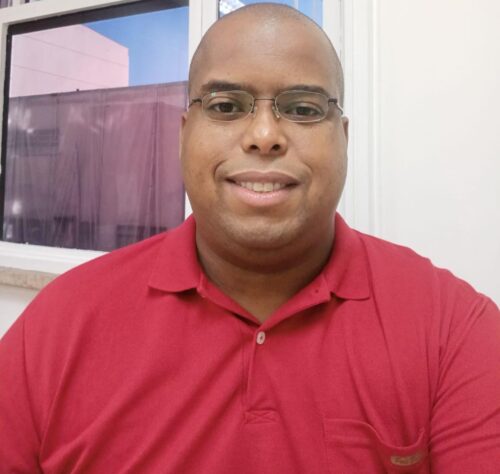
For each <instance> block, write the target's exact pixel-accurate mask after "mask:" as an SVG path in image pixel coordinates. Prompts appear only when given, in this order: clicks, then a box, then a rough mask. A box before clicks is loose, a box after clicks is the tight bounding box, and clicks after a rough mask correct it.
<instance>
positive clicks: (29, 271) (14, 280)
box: [0, 242, 106, 290]
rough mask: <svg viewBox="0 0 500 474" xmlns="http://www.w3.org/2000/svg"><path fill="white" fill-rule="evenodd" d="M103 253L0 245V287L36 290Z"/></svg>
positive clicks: (5, 243) (33, 246)
mask: <svg viewBox="0 0 500 474" xmlns="http://www.w3.org/2000/svg"><path fill="white" fill-rule="evenodd" d="M105 253H106V252H98V251H91V250H76V249H63V248H52V247H43V246H39V245H28V244H13V243H10V242H0V284H3V285H9V286H17V287H20V288H30V289H35V290H39V289H41V288H43V286H45V285H46V284H47V283H49V282H50V281H51V280H52V279H54V278H55V277H56V276H58V275H60V274H62V273H64V272H66V271H68V270H71V269H72V268H74V267H76V266H78V265H81V264H82V263H85V262H88V261H89V260H92V259H94V258H96V257H99V256H101V255H104V254H105Z"/></svg>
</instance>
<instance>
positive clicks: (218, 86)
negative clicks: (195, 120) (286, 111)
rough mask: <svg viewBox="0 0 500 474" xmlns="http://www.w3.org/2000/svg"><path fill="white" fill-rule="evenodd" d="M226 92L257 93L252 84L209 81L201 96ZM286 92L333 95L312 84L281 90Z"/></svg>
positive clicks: (204, 85)
mask: <svg viewBox="0 0 500 474" xmlns="http://www.w3.org/2000/svg"><path fill="white" fill-rule="evenodd" d="M224 91H248V92H251V93H253V92H255V88H254V87H253V86H251V85H250V84H244V83H238V82H228V81H219V80H214V81H209V82H207V83H205V84H203V85H202V86H201V88H200V95H201V96H203V95H205V94H208V93H210V92H224ZM286 91H308V92H317V93H319V94H323V95H326V96H327V97H329V98H331V97H332V95H331V94H330V93H329V92H328V91H327V90H326V89H325V88H323V87H321V86H317V85H312V84H293V85H291V86H287V87H285V88H283V89H280V90H279V92H280V93H281V92H286Z"/></svg>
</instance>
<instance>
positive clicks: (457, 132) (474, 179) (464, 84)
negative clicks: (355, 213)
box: [376, 0, 500, 303]
mask: <svg viewBox="0 0 500 474" xmlns="http://www.w3.org/2000/svg"><path fill="white" fill-rule="evenodd" d="M378 32H379V37H378V39H379V43H378V48H377V49H378V51H377V52H376V53H377V54H378V81H379V82H378V90H379V94H378V101H379V118H380V122H379V123H378V131H379V136H378V140H379V147H380V148H379V162H380V165H379V166H380V167H379V178H380V181H379V203H378V206H379V212H380V223H379V234H380V236H382V237H383V238H386V239H389V240H393V241H395V242H398V243H402V244H404V245H408V246H410V247H412V248H414V249H415V250H416V251H418V252H419V253H422V254H424V255H426V256H428V257H430V258H431V259H432V260H433V261H434V263H435V264H437V265H439V266H444V267H447V268H449V269H451V270H452V271H453V272H454V273H455V274H456V275H457V276H460V277H462V278H464V279H466V280H468V281H469V282H470V283H472V284H473V286H475V287H476V289H478V290H479V291H482V292H484V293H486V294H488V295H489V296H491V297H492V298H493V299H495V300H496V302H497V303H500V114H499V111H500V2H499V1H498V0H475V1H474V2H472V1H470V0H467V1H466V0H439V1H436V0H421V1H418V2H417V1H401V0H380V1H379V11H378Z"/></svg>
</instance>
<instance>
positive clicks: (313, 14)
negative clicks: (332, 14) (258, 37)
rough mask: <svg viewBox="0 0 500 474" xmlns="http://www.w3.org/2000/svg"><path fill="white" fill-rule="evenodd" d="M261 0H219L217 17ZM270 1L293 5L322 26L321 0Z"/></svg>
mask: <svg viewBox="0 0 500 474" xmlns="http://www.w3.org/2000/svg"><path fill="white" fill-rule="evenodd" d="M261 1H262V0H219V18H220V17H223V16H224V15H227V14H228V13H229V12H232V11H234V10H237V9H238V8H241V7H243V6H245V5H251V4H253V3H261ZM270 3H281V4H283V5H288V6H290V7H294V8H296V9H297V10H299V11H300V12H302V13H304V14H305V15H307V16H308V17H310V18H312V19H313V20H314V21H315V22H316V23H317V24H318V25H320V26H323V0H275V1H271V2H270Z"/></svg>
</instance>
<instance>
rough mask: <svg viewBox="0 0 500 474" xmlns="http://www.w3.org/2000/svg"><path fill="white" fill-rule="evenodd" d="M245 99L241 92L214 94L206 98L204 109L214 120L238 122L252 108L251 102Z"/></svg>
mask: <svg viewBox="0 0 500 474" xmlns="http://www.w3.org/2000/svg"><path fill="white" fill-rule="evenodd" d="M245 98H246V95H245V96H243V94H242V93H239V92H213V93H211V94H209V95H208V96H206V98H205V100H204V102H203V108H204V110H205V113H206V114H207V115H208V117H209V118H212V119H213V120H221V121H227V120H237V119H239V118H243V117H245V116H246V115H247V114H248V112H249V110H250V108H251V102H250V101H248V99H247V101H245ZM247 102H248V104H247Z"/></svg>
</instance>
